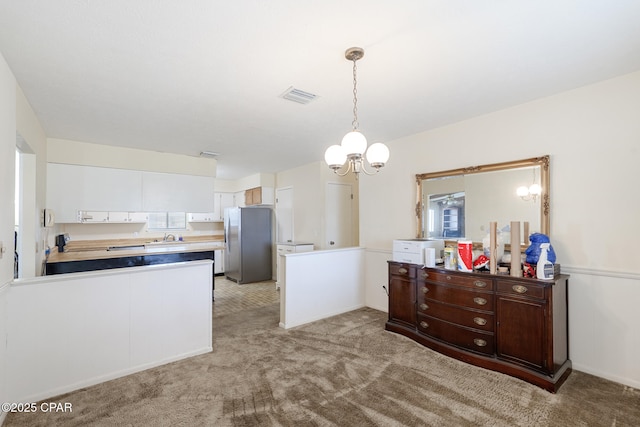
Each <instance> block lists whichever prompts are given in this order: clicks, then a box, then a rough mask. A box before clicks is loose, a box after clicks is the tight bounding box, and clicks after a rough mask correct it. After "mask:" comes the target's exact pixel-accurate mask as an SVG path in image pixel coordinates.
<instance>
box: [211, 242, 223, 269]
mask: <svg viewBox="0 0 640 427" xmlns="http://www.w3.org/2000/svg"><path fill="white" fill-rule="evenodd" d="M213 273H214V274H223V273H224V249H222V248H221V249H216V250H215V251H214V252H213Z"/></svg>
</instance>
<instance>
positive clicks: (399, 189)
mask: <svg viewBox="0 0 640 427" xmlns="http://www.w3.org/2000/svg"><path fill="white" fill-rule="evenodd" d="M638 117H640V72H636V73H632V74H629V75H625V76H621V77H618V78H615V79H611V80H607V81H603V82H599V83H596V84H593V85H590V86H585V87H583V88H580V89H576V90H572V91H569V92H564V93H561V94H558V95H555V96H551V97H547V98H543V99H539V100H537V101H534V102H530V103H526V104H522V105H519V106H516V107H513V108H509V109H505V110H502V111H498V112H495V113H492V114H487V115H484V116H481V117H477V118H474V119H470V120H466V121H463V122H459V123H456V124H452V125H450V126H446V127H442V128H439V129H435V130H433V131H429V132H424V133H420V134H416V135H411V136H409V137H406V138H403V139H399V140H395V141H391V142H390V143H389V144H388V145H389V148H390V150H391V158H390V160H389V163H388V166H387V167H385V168H384V169H383V170H382V171H381V172H380V173H379V174H378V175H376V176H374V177H361V180H360V199H361V205H360V209H361V215H360V244H361V245H362V246H366V247H367V249H368V252H367V271H375V272H377V273H375V277H369V278H368V286H369V287H373V288H372V289H371V291H369V290H368V291H367V295H368V298H372V299H368V300H367V305H371V306H372V307H376V308H380V305H381V300H380V299H379V298H377V296H378V295H379V290H378V289H377V287H378V286H379V283H380V282H384V281H386V266H385V267H383V266H382V265H381V264H383V263H384V256H381V255H380V253H379V252H375V251H374V250H381V251H390V249H391V244H392V240H393V239H397V238H407V237H412V236H414V235H415V232H416V230H415V224H416V221H415V216H414V212H415V202H416V195H415V192H416V184H415V181H414V177H415V174H417V173H425V172H435V171H439V170H448V169H454V168H460V167H465V166H471V165H479V164H485V163H496V162H501V161H509V160H517V159H524V158H529V157H536V156H540V155H545V154H549V155H550V156H551V189H550V196H551V232H550V235H551V241H552V244H553V246H554V248H555V251H556V253H557V256H558V262H559V263H560V264H561V265H562V270H563V272H569V273H571V274H572V277H571V279H570V281H569V337H570V338H569V339H570V358H571V359H572V361H573V366H574V368H575V369H578V370H581V371H585V372H589V373H593V374H595V375H599V376H602V377H605V378H609V379H612V380H615V381H618V382H621V383H624V384H627V385H630V386H633V387H636V388H639V387H640V368H638V365H637V363H635V362H631V361H637V360H640V339H639V338H638V334H637V333H636V334H635V335H632V332H631V331H633V330H634V329H637V325H639V324H640V310H634V309H633V308H631V307H630V306H629V304H630V303H631V302H636V301H639V300H640V263H638V262H637V261H636V258H637V254H636V252H637V251H635V250H634V249H632V248H634V247H635V245H636V243H637V242H638V241H639V239H640V221H638V218H639V217H640V198H638V197H637V193H638V191H637V188H635V187H636V185H637V182H640V168H639V167H638V164H637V163H638V160H639V159H640V144H638V141H639V140H640V120H638ZM381 205H384V206H386V207H387V208H386V209H381V208H380V207H381ZM594 349H597V351H594Z"/></svg>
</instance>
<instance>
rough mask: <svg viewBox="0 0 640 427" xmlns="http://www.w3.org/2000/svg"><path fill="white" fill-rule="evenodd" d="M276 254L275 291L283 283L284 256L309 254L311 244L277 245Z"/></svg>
mask: <svg viewBox="0 0 640 427" xmlns="http://www.w3.org/2000/svg"><path fill="white" fill-rule="evenodd" d="M276 248H277V249H276V250H277V252H278V254H277V258H276V289H279V288H280V286H281V285H282V284H283V283H284V265H283V261H284V256H285V255H287V254H293V253H300V252H311V251H312V250H313V243H294V242H291V243H278V244H277V246H276Z"/></svg>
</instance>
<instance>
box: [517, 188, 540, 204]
mask: <svg viewBox="0 0 640 427" xmlns="http://www.w3.org/2000/svg"><path fill="white" fill-rule="evenodd" d="M516 194H517V195H518V197H520V198H522V200H524V201H526V202H528V201H529V200H532V201H534V202H535V201H537V200H538V196H540V195H541V194H542V187H540V184H531V185H530V186H529V187H525V186H524V185H523V186H522V187H518V189H517V190H516Z"/></svg>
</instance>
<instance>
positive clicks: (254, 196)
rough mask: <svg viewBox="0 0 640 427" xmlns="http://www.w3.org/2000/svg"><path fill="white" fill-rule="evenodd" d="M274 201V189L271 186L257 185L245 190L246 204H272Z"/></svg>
mask: <svg viewBox="0 0 640 427" xmlns="http://www.w3.org/2000/svg"><path fill="white" fill-rule="evenodd" d="M273 202H274V191H273V188H271V187H255V188H250V189H248V190H245V192H244V204H245V206H251V205H272V204H273Z"/></svg>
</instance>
